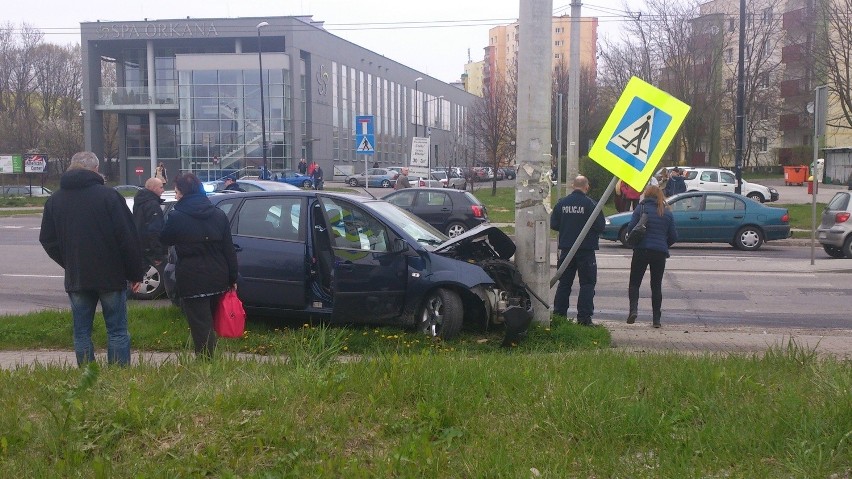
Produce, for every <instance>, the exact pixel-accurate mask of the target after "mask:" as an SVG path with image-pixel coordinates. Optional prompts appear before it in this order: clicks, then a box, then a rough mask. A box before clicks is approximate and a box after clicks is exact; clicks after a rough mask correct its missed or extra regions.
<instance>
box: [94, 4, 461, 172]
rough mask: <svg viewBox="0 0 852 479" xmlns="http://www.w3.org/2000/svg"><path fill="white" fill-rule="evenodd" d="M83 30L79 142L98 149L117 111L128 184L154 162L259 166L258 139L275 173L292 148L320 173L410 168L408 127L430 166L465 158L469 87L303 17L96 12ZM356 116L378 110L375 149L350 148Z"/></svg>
mask: <svg viewBox="0 0 852 479" xmlns="http://www.w3.org/2000/svg"><path fill="white" fill-rule="evenodd" d="M264 22H265V23H266V25H263V23H264ZM81 31H82V42H81V44H82V55H83V112H84V114H83V123H84V135H85V144H86V148H87V149H90V150H92V151H94V152H95V153H97V154H98V155H99V156H101V155H103V152H104V151H105V139H104V138H105V135H104V134H103V132H104V126H105V118H110V119H112V118H114V119H115V120H116V121H117V143H118V157H119V165H120V173H119V175H120V179H121V180H122V181H124V182H131V183H135V182H136V181H137V176H138V177H139V178H141V179H142V180H144V179H145V178H147V177H149V176H152V174H153V169H154V168H155V166H156V165H157V164H158V163H159V162H163V163H165V165H166V167H167V169H168V171H169V172H170V176H174V174H175V173H176V172H178V171H194V172H196V173H197V174H198V175H199V176H200V177H201V178H202V179H204V178H207V177H210V178H218V177H221V176H222V175H225V174H231V173H234V172H237V173H238V174H257V173H258V171H259V168H260V167H261V166H262V165H263V156H264V155H263V144H264V142H263V139H264V137H265V139H266V157H267V165H268V166H269V168H270V170H271V171H273V172H275V171H278V170H282V169H296V165H297V163H298V162H299V159H300V158H305V159H306V160H307V161H308V162H310V161H316V162H317V163H318V164H320V166H322V168H323V170H324V171H325V174H326V178H329V177H331V176H332V175H333V176H343V175H347V174H351V173H353V172H358V171H361V170H363V168H364V165H365V164H366V163H369V165H373V164H374V163H376V162H378V163H379V165H381V166H390V165H405V164H408V161H409V155H410V149H411V140H412V138H413V137H414V136H427V134H428V135H429V136H430V137H431V144H432V148H431V149H430V153H431V159H430V161H431V164H432V165H433V166H435V165H441V166H443V165H457V164H466V163H467V162H468V160H469V161H471V162H472V157H470V158H468V155H469V150H470V147H469V145H470V144H471V143H472V142H471V141H470V140H469V138H468V136H467V134H466V132H465V128H464V125H465V115H467V114H468V111H469V106H470V105H471V104H472V102H473V101H475V99H476V97H475V96H473V95H471V94H469V93H467V92H465V91H463V90H461V89H459V88H457V87H455V86H452V85H449V84H446V83H444V82H441V81H440V80H437V79H435V78H432V77H429V76H428V75H426V74H424V73H421V72H418V71H416V70H413V69H411V68H409V67H406V66H405V65H402V64H400V63H398V62H395V61H393V60H390V59H388V58H386V57H384V56H382V55H379V54H377V53H375V52H372V51H370V50H367V49H365V48H362V47H359V46H358V45H355V44H353V43H351V42H349V41H346V40H344V39H342V38H340V37H337V36H335V35H333V34H331V33H329V32H328V31H326V30H325V29H324V28H323V26H322V23H321V22H315V21H313V20H312V19H311V17H264V18H234V19H217V18H206V19H202V18H198V19H196V18H187V19H174V20H145V21H131V22H90V23H82V24H81ZM392 35H393V34H392V33H389V34H388V37H389V38H388V41H393V38H392ZM261 63H262V70H261ZM261 72H262V74H261ZM261 80H262V89H261ZM261 97H263V103H261ZM261 105H262V106H261ZM107 115H111V116H109V117H107ZM359 115H372V116H374V118H375V120H374V128H375V145H374V148H375V153H374V154H373V155H364V154H360V153H356V152H355V146H356V145H355V118H356V116H359ZM262 119H263V122H262V121H261V120H262ZM264 130H265V131H264ZM436 146H437V149H435V147H436ZM137 172H138V173H137Z"/></svg>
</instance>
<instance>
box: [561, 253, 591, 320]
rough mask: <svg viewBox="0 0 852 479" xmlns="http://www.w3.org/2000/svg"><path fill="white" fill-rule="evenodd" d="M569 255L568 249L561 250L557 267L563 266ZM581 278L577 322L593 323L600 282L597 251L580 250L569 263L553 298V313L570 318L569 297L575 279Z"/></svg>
mask: <svg viewBox="0 0 852 479" xmlns="http://www.w3.org/2000/svg"><path fill="white" fill-rule="evenodd" d="M567 254H568V250H567V249H563V250H559V260H558V261H557V263H556V267H557V268H559V266H560V265H562V260H564V259H565V256H566V255H567ZM575 276H579V277H580V293H579V294H578V295H577V322H578V323H591V322H592V314H594V312H595V284H596V283H597V281H598V263H597V259H596V258H595V250H592V249H580V250H577V253H576V254H575V255H574V257H573V258H572V259H571V262H570V263H568V267H567V268H565V272H563V273H562V276H560V277H559V285H558V286H557V287H556V294H555V296H554V298H553V312H554V313H556V314H561V315H563V316H568V306H569V304H568V303H569V297H570V296H571V287H572V286H573V285H574V277H575Z"/></svg>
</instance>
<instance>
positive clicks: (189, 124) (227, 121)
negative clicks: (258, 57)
mask: <svg viewBox="0 0 852 479" xmlns="http://www.w3.org/2000/svg"><path fill="white" fill-rule="evenodd" d="M289 78H290V73H289V71H288V70H280V69H264V70H263V85H264V92H263V93H264V100H265V106H264V107H265V110H266V111H265V112H264V117H265V120H266V142H267V145H268V147H267V158H268V164H269V165H270V169H271V170H273V171H274V170H280V169H283V168H289V167H291V166H292V165H293V164H294V163H293V161H292V160H293V152H292V140H291V138H292V112H291V111H290V107H289V105H290V103H291V96H292V87H291V85H290V84H289ZM178 81H179V86H178V99H179V100H178V101H179V106H180V158H181V169H186V170H204V169H206V168H210V169H216V170H218V169H221V170H242V171H245V172H247V173H250V172H251V171H252V170H256V169H259V168H260V166H261V165H262V164H263V150H262V145H263V142H262V130H261V123H260V122H261V110H260V79H259V72H258V70H256V69H255V70H186V71H180V72H179V75H178Z"/></svg>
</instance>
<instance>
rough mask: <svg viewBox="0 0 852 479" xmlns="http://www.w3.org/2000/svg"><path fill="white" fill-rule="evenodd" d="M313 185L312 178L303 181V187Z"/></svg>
mask: <svg viewBox="0 0 852 479" xmlns="http://www.w3.org/2000/svg"><path fill="white" fill-rule="evenodd" d="M311 186H313V183H311V180H305V181H303V182H302V188H310V187H311Z"/></svg>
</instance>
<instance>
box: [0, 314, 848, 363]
mask: <svg viewBox="0 0 852 479" xmlns="http://www.w3.org/2000/svg"><path fill="white" fill-rule="evenodd" d="M595 323H596V324H598V325H601V326H603V327H605V328H607V329H608V330H609V331H610V333H611V334H612V347H613V349H615V350H617V351H622V352H625V353H632V354H639V353H676V354H688V355H700V354H709V355H728V354H740V355H752V354H762V353H765V352H766V351H767V350H769V349H770V348H774V349H776V350H778V351H785V350H787V348H788V347H790V346H795V348H796V349H798V350H802V351H806V352H810V351H812V352H814V353H816V354H817V355H818V356H821V357H834V358H837V359H841V360H847V361H848V360H852V330H831V331H825V330H820V331H816V330H800V329H763V328H750V327H740V328H724V327H718V328H708V327H702V326H700V325H684V324H674V325H666V324H665V323H664V324H663V327H662V328H659V329H654V328H652V327H651V324H650V321H643V320H642V319H641V318H640V319H639V320H638V321H637V322H636V324H632V325H628V324H626V323H625V322H623V321H614V320H595ZM104 357H105V352H104V351H99V352H98V358H99V359H104ZM187 357H192V353H191V352H189V351H183V352H169V353H162V352H151V351H136V350H134V351H133V357H132V363H133V364H135V365H138V364H140V363H143V364H162V363H164V362H178V361H180V360H182V359H184V358H187ZM235 357H237V358H239V359H256V360H264V359H275V357H273V358H270V357H268V356H258V355H252V354H238V355H236V356H235ZM36 365H43V366H48V365H49V366H59V367H65V368H74V367H76V365H77V362H76V359H75V358H74V352H73V351H64V350H47V349H36V350H16V351H0V369H3V370H13V369H17V368H20V367H28V366H36Z"/></svg>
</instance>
